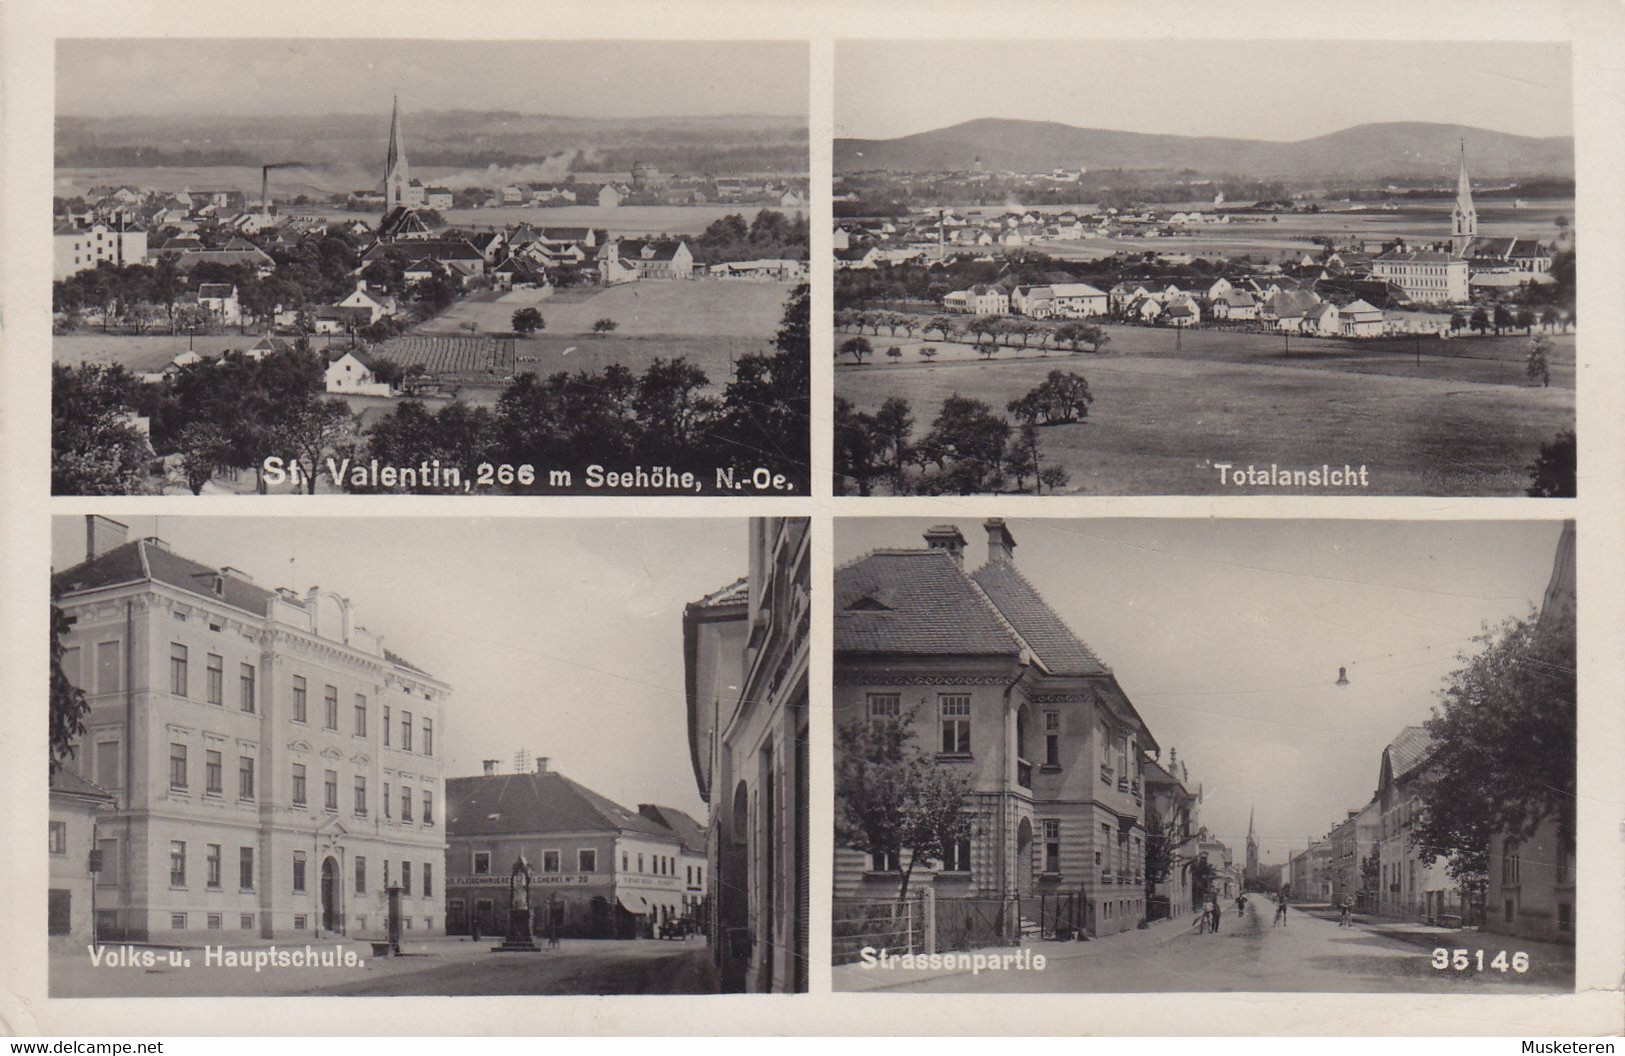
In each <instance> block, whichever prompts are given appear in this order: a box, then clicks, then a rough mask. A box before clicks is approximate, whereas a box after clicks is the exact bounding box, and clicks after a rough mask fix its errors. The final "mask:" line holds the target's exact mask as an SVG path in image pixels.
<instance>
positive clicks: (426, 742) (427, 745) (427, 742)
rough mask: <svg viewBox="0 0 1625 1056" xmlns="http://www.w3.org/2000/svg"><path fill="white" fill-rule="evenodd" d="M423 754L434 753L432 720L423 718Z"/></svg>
mask: <svg viewBox="0 0 1625 1056" xmlns="http://www.w3.org/2000/svg"><path fill="white" fill-rule="evenodd" d="M423 754H424V755H433V754H434V720H433V719H424V720H423Z"/></svg>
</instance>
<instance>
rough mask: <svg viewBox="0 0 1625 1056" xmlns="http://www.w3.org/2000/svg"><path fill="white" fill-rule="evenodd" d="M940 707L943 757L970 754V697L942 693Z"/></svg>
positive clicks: (963, 694)
mask: <svg viewBox="0 0 1625 1056" xmlns="http://www.w3.org/2000/svg"><path fill="white" fill-rule="evenodd" d="M938 699H939V701H940V702H941V706H942V752H943V754H944V755H969V754H970V695H969V694H968V693H944V694H942V696H941V697H940V698H938Z"/></svg>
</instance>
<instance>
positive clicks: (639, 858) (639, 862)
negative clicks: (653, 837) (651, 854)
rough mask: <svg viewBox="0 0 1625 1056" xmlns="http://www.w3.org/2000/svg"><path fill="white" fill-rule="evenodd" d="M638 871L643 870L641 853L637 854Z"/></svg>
mask: <svg viewBox="0 0 1625 1056" xmlns="http://www.w3.org/2000/svg"><path fill="white" fill-rule="evenodd" d="M638 872H640V873H641V872H643V855H641V854H640V855H638Z"/></svg>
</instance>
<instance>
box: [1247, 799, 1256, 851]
mask: <svg viewBox="0 0 1625 1056" xmlns="http://www.w3.org/2000/svg"><path fill="white" fill-rule="evenodd" d="M1253 813H1254V809H1253V808H1252V807H1248V808H1247V842H1248V843H1252V842H1253Z"/></svg>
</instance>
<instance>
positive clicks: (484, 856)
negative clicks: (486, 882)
mask: <svg viewBox="0 0 1625 1056" xmlns="http://www.w3.org/2000/svg"><path fill="white" fill-rule="evenodd" d="M474 875H475V876H489V875H491V852H490V851H475V852H474Z"/></svg>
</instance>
